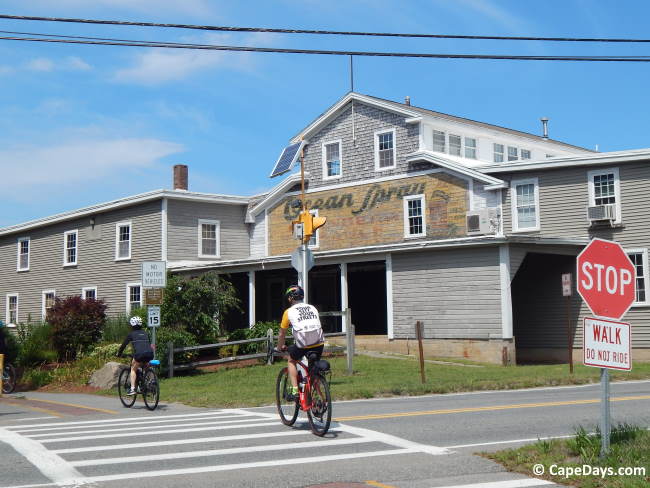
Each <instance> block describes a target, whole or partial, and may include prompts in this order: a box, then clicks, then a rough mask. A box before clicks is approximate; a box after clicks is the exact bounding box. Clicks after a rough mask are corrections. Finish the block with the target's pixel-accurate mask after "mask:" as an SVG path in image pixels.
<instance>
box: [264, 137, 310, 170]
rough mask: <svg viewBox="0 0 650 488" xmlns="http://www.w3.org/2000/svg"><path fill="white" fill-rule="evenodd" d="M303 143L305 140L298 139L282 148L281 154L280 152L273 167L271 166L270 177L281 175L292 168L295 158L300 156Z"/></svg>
mask: <svg viewBox="0 0 650 488" xmlns="http://www.w3.org/2000/svg"><path fill="white" fill-rule="evenodd" d="M304 144H305V141H300V142H296V143H295V144H291V145H290V146H287V147H285V148H284V149H283V150H282V154H280V157H279V158H278V160H277V161H276V163H275V167H274V168H273V171H271V175H270V177H271V178H273V177H274V176H278V175H281V174H283V173H286V172H287V171H289V170H290V169H291V168H293V165H294V163H295V162H296V159H298V157H299V156H300V150H301V149H302V146H304Z"/></svg>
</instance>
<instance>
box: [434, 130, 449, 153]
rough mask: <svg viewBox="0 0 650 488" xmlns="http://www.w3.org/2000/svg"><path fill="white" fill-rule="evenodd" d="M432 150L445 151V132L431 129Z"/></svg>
mask: <svg viewBox="0 0 650 488" xmlns="http://www.w3.org/2000/svg"><path fill="white" fill-rule="evenodd" d="M433 150H434V151H436V152H441V153H443V152H447V151H446V149H445V133H444V132H441V131H439V130H434V131H433Z"/></svg>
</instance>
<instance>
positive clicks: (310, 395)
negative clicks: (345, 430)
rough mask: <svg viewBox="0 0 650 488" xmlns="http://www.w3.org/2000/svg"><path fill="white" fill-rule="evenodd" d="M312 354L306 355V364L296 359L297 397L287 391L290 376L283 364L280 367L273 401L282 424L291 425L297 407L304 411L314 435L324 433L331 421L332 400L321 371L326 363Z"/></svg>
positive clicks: (289, 385) (295, 417) (327, 368)
mask: <svg viewBox="0 0 650 488" xmlns="http://www.w3.org/2000/svg"><path fill="white" fill-rule="evenodd" d="M277 352H279V351H277ZM317 358H318V355H317V354H316V353H309V354H308V355H307V364H305V363H304V362H302V361H298V362H297V367H298V385H299V386H298V389H299V392H300V394H299V396H298V398H296V397H295V395H292V394H291V378H290V377H289V370H288V368H287V367H286V366H285V367H284V368H282V369H281V370H280V373H279V374H278V379H277V381H276V383H275V401H276V404H277V407H278V414H280V420H281V421H282V423H283V424H284V425H293V424H294V423H295V422H296V419H297V418H298V412H299V411H300V410H302V411H304V412H307V418H308V419H309V426H310V427H311V431H312V432H313V433H314V434H315V435H317V436H321V437H322V436H324V435H325V434H326V433H327V431H328V429H329V428H330V422H331V421H332V399H331V397H330V387H329V384H328V382H327V379H326V378H325V374H326V373H327V372H328V371H329V370H330V365H329V363H328V362H327V361H325V360H324V359H321V360H317Z"/></svg>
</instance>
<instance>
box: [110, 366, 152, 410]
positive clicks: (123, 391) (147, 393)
mask: <svg viewBox="0 0 650 488" xmlns="http://www.w3.org/2000/svg"><path fill="white" fill-rule="evenodd" d="M156 366H160V361H158V360H157V359H152V360H151V361H149V362H148V363H146V364H145V365H144V366H143V367H142V368H138V369H137V372H136V380H135V384H136V393H135V394H134V395H129V394H128V393H129V390H130V389H131V368H130V367H128V368H124V369H123V370H122V371H121V372H120V377H119V380H118V383H117V390H118V392H119V394H120V401H121V402H122V405H124V406H125V407H127V408H131V407H132V406H133V404H134V403H135V399H136V397H137V396H138V394H140V395H142V399H143V400H144V404H145V406H146V407H147V408H148V409H149V410H155V409H156V407H157V406H158V401H159V400H160V384H159V383H158V375H157V374H156V370H155V367H156Z"/></svg>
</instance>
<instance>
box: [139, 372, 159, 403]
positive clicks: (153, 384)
mask: <svg viewBox="0 0 650 488" xmlns="http://www.w3.org/2000/svg"><path fill="white" fill-rule="evenodd" d="M142 397H143V398H144V404H145V405H146V407H147V408H148V409H149V410H155V409H156V407H157V406H158V400H160V385H159V384H158V376H157V375H156V372H155V371H154V370H153V369H147V371H145V373H144V377H143V378H142Z"/></svg>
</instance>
